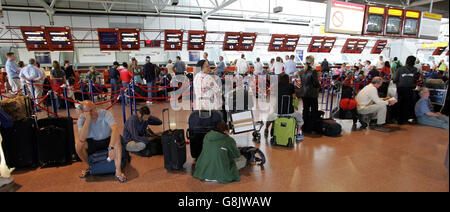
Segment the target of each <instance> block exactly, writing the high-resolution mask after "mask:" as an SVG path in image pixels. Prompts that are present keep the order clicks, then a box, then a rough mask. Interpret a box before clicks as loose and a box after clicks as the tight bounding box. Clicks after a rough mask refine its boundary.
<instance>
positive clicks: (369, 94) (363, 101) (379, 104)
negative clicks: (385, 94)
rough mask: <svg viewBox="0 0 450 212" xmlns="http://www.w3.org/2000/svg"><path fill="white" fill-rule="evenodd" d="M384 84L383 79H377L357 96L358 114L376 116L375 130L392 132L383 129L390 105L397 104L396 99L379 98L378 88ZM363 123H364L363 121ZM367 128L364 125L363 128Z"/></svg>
mask: <svg viewBox="0 0 450 212" xmlns="http://www.w3.org/2000/svg"><path fill="white" fill-rule="evenodd" d="M382 84H383V79H382V78H381V77H375V78H373V80H372V83H371V84H369V85H367V86H366V87H364V88H363V89H362V90H361V91H360V92H359V93H358V95H357V96H356V101H357V102H358V108H357V109H358V113H359V114H362V115H368V114H374V113H375V114H376V116H377V126H375V127H374V128H373V129H374V130H377V131H380V132H390V130H389V129H386V128H384V127H383V124H385V123H386V112H387V106H388V105H394V104H395V103H397V100H395V99H381V98H380V97H379V96H378V88H379V87H381V85H382ZM361 123H363V121H362V120H361ZM365 127H367V125H366V123H365V124H363V128H365Z"/></svg>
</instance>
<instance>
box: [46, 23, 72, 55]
mask: <svg viewBox="0 0 450 212" xmlns="http://www.w3.org/2000/svg"><path fill="white" fill-rule="evenodd" d="M45 30H46V33H47V34H46V35H47V37H48V40H49V45H50V49H51V50H52V51H73V49H74V45H73V41H72V34H71V32H70V28H69V27H46V28H45Z"/></svg>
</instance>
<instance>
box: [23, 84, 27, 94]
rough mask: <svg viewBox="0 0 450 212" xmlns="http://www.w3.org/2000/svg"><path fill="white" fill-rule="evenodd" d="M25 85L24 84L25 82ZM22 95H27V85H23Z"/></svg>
mask: <svg viewBox="0 0 450 212" xmlns="http://www.w3.org/2000/svg"><path fill="white" fill-rule="evenodd" d="M25 83H26V82H25ZM23 94H24V95H25V96H26V95H27V85H23Z"/></svg>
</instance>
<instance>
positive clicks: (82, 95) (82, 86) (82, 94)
mask: <svg viewBox="0 0 450 212" xmlns="http://www.w3.org/2000/svg"><path fill="white" fill-rule="evenodd" d="M81 100H83V101H84V85H83V80H82V81H81Z"/></svg>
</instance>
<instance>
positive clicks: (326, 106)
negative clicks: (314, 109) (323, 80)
mask: <svg viewBox="0 0 450 212" xmlns="http://www.w3.org/2000/svg"><path fill="white" fill-rule="evenodd" d="M330 86H331V85H329V86H328V88H327V101H326V104H325V111H328V101H329V99H330Z"/></svg>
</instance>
